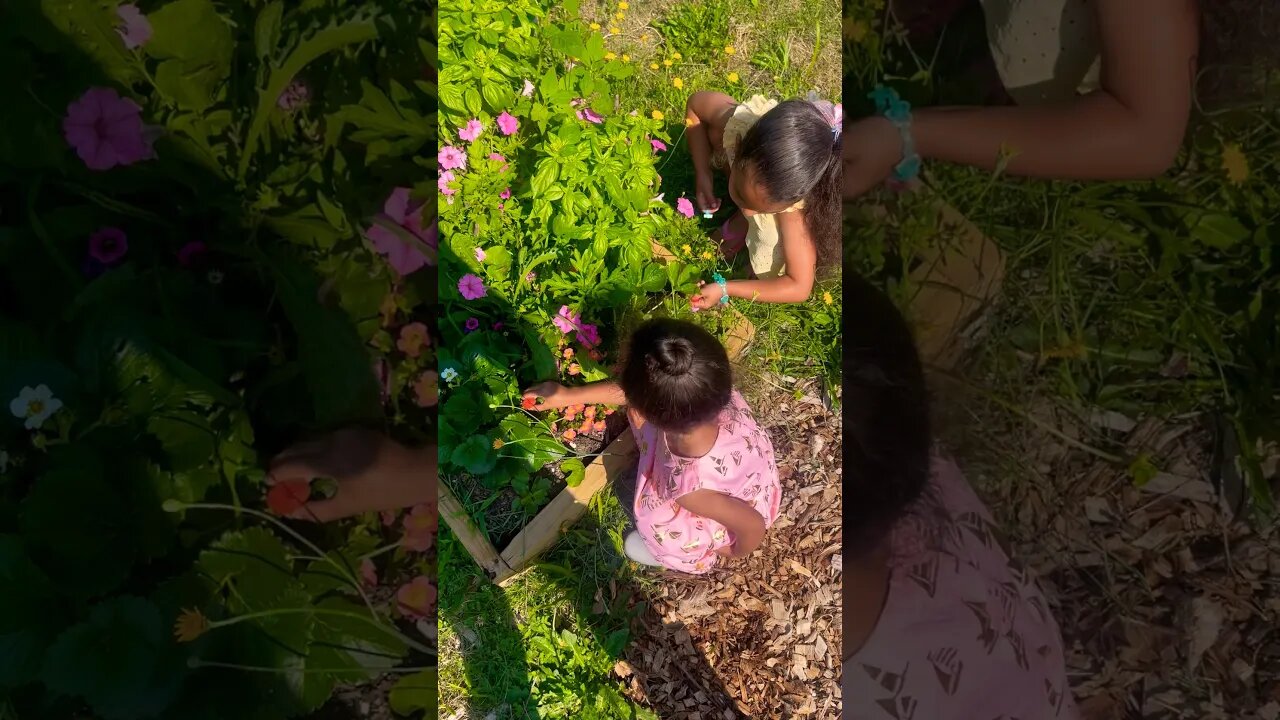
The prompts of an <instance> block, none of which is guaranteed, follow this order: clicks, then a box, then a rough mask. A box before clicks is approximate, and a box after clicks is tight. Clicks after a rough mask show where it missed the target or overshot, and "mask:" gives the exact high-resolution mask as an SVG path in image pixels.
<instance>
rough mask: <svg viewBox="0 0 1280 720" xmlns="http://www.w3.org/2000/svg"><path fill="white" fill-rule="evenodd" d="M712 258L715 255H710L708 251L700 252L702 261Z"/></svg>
mask: <svg viewBox="0 0 1280 720" xmlns="http://www.w3.org/2000/svg"><path fill="white" fill-rule="evenodd" d="M714 257H715V255H712V254H711V251H710V250H703V251H702V259H703V260H710V259H711V258H714Z"/></svg>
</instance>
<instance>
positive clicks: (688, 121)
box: [684, 117, 693, 127]
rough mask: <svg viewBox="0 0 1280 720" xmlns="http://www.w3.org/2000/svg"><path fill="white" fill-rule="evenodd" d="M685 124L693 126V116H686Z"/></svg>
mask: <svg viewBox="0 0 1280 720" xmlns="http://www.w3.org/2000/svg"><path fill="white" fill-rule="evenodd" d="M684 126H685V127H693V118H690V117H686V118H685V119H684Z"/></svg>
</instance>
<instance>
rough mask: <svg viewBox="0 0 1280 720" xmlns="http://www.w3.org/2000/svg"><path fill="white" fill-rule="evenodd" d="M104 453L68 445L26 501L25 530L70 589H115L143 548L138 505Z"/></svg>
mask: <svg viewBox="0 0 1280 720" xmlns="http://www.w3.org/2000/svg"><path fill="white" fill-rule="evenodd" d="M106 466H107V462H106V459H105V458H104V457H102V456H101V455H99V454H97V453H96V452H94V451H92V450H90V449H89V448H88V447H86V446H85V445H84V444H81V445H78V446H68V447H63V448H61V449H60V450H59V451H57V452H56V453H54V454H52V456H51V457H50V467H49V470H48V471H47V472H46V473H45V474H44V475H43V476H42V477H41V478H40V479H39V480H37V481H36V484H35V487H34V488H33V489H32V490H31V492H30V493H29V494H28V495H27V498H26V500H24V501H23V503H22V517H21V525H22V534H23V537H25V538H26V541H27V547H28V548H29V549H30V551H31V553H32V556H33V557H35V558H36V560H37V562H39V564H40V567H41V568H42V569H43V570H44V571H45V572H46V573H48V574H49V576H50V577H51V578H53V580H54V581H55V582H56V583H58V585H59V586H60V587H62V588H63V589H64V590H65V591H66V592H69V593H71V594H74V595H77V596H82V597H91V596H94V595H97V594H100V593H105V592H109V591H111V590H113V589H115V588H116V587H118V586H119V585H120V583H121V582H123V581H124V579H125V577H126V576H128V574H129V568H130V566H131V565H132V564H133V561H134V558H135V555H136V553H137V549H138V546H137V543H138V537H137V529H136V527H135V524H134V522H133V511H132V510H131V509H130V507H129V505H128V503H127V496H126V495H125V494H124V492H122V490H123V489H122V488H119V487H116V486H114V485H113V484H111V483H110V482H109V481H108V479H107V476H106Z"/></svg>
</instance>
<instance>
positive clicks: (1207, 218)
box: [1187, 212, 1253, 250]
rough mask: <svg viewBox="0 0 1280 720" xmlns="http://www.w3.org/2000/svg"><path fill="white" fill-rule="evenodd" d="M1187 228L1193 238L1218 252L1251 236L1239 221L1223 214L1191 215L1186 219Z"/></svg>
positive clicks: (1205, 213)
mask: <svg viewBox="0 0 1280 720" xmlns="http://www.w3.org/2000/svg"><path fill="white" fill-rule="evenodd" d="M1187 226H1188V227H1189V228H1190V230H1191V236H1192V237H1193V238H1195V239H1196V240H1197V241H1199V242H1201V243H1204V244H1205V245H1208V246H1209V247H1212V248H1216V249H1218V250H1229V249H1230V248H1231V247H1233V246H1234V245H1235V244H1236V243H1239V242H1240V241H1242V240H1247V239H1249V238H1250V237H1252V235H1253V233H1251V232H1249V229H1248V228H1246V227H1245V226H1244V225H1243V224H1241V222H1240V221H1239V220H1237V219H1235V218H1234V217H1232V216H1230V215H1227V214H1225V213H1215V212H1203V213H1196V214H1193V215H1191V216H1189V217H1188V218H1187Z"/></svg>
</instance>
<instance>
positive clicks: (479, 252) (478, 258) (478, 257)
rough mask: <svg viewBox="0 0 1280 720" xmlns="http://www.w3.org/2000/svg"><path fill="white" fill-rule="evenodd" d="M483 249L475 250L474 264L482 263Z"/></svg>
mask: <svg viewBox="0 0 1280 720" xmlns="http://www.w3.org/2000/svg"><path fill="white" fill-rule="evenodd" d="M484 258H485V254H484V248H476V262H484Z"/></svg>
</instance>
